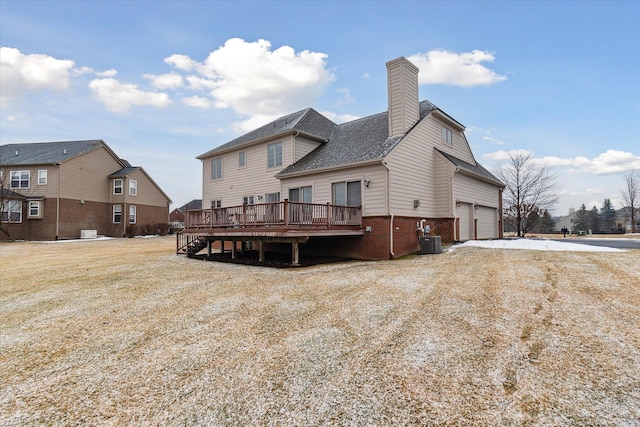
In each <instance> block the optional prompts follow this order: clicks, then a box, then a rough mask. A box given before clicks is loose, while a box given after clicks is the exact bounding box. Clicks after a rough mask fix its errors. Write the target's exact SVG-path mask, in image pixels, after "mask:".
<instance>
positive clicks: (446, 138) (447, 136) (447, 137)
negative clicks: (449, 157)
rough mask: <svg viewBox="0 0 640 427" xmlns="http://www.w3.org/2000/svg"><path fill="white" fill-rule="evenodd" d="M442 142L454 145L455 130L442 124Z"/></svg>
mask: <svg viewBox="0 0 640 427" xmlns="http://www.w3.org/2000/svg"><path fill="white" fill-rule="evenodd" d="M442 142H444V143H445V144H447V145H453V131H452V130H451V129H449V128H448V127H446V126H444V125H442Z"/></svg>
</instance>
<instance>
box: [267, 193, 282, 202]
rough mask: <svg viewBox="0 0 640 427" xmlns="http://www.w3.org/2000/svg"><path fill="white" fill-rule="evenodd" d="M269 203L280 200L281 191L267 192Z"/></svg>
mask: <svg viewBox="0 0 640 427" xmlns="http://www.w3.org/2000/svg"><path fill="white" fill-rule="evenodd" d="M265 199H266V202H267V203H276V202H279V201H280V193H267V194H265Z"/></svg>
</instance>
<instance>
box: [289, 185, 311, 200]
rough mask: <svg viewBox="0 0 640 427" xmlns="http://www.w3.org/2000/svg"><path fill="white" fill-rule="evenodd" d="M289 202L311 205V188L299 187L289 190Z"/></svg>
mask: <svg viewBox="0 0 640 427" xmlns="http://www.w3.org/2000/svg"><path fill="white" fill-rule="evenodd" d="M289 201H290V202H302V203H311V202H312V196H311V186H309V187H300V188H290V189H289Z"/></svg>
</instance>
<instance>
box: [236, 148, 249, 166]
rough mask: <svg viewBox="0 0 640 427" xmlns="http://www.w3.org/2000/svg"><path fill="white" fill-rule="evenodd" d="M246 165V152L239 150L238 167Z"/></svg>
mask: <svg viewBox="0 0 640 427" xmlns="http://www.w3.org/2000/svg"><path fill="white" fill-rule="evenodd" d="M246 166H247V152H246V151H241V152H239V153H238V167H241V168H244V167H246Z"/></svg>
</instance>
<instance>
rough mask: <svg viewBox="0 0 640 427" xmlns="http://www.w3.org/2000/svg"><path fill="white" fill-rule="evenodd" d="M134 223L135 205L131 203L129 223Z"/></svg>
mask: <svg viewBox="0 0 640 427" xmlns="http://www.w3.org/2000/svg"><path fill="white" fill-rule="evenodd" d="M135 223H136V207H135V206H133V205H131V206H129V224H135Z"/></svg>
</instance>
